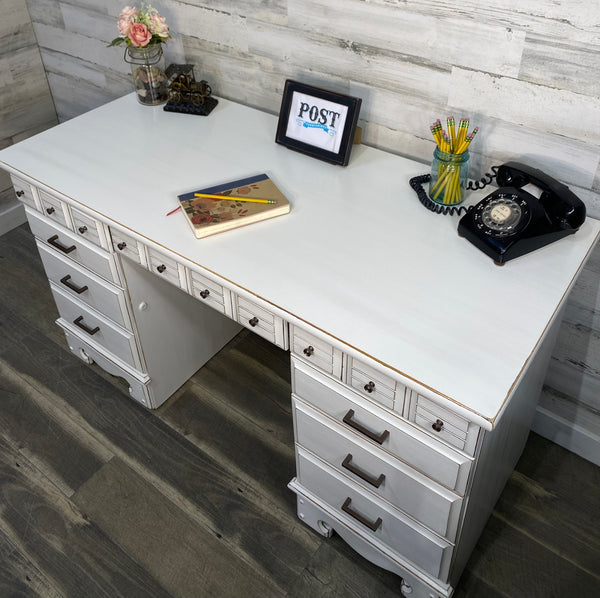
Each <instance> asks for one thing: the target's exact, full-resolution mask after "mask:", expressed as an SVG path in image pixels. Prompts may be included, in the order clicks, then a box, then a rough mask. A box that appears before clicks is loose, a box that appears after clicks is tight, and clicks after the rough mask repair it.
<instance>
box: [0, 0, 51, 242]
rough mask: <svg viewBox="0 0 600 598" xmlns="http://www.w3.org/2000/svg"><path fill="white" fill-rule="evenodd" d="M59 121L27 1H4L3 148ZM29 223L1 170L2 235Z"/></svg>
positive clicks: (0, 33) (0, 58)
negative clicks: (26, 221) (23, 223)
mask: <svg viewBox="0 0 600 598" xmlns="http://www.w3.org/2000/svg"><path fill="white" fill-rule="evenodd" d="M56 122H57V117H56V112H55V110H54V104H53V102H52V96H51V95H50V88H49V87H48V81H47V80H46V73H45V72H44V66H43V64H42V60H41V57H40V51H39V49H38V46H37V43H36V39H35V35H34V33H33V26H32V23H31V19H30V18H29V13H28V12H27V4H26V2H25V0H2V18H1V19H0V148H4V147H7V146H9V145H12V144H13V143H15V142H16V141H19V140H20V139H24V138H25V137H29V136H30V135H33V134H34V133H37V132H39V131H41V130H43V129H47V128H48V127H51V126H52V125H55V124H56ZM24 221H25V212H24V210H23V208H22V207H21V205H20V204H19V203H18V202H17V201H16V199H15V196H14V193H13V190H12V187H11V184H10V178H9V177H8V174H7V173H6V172H4V171H0V235H1V234H2V233H4V232H6V231H7V230H10V229H11V228H12V227H14V226H17V225H18V224H21V223H22V222H24Z"/></svg>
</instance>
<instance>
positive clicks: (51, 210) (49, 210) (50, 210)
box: [46, 208, 56, 214]
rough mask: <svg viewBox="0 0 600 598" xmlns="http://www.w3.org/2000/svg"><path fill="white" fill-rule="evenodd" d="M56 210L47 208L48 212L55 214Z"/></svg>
mask: <svg viewBox="0 0 600 598" xmlns="http://www.w3.org/2000/svg"><path fill="white" fill-rule="evenodd" d="M54 212H56V210H55V209H54V208H46V213H48V214H54Z"/></svg>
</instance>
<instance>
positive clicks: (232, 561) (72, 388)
mask: <svg viewBox="0 0 600 598" xmlns="http://www.w3.org/2000/svg"><path fill="white" fill-rule="evenodd" d="M28 271H29V272H31V276H30V277H29V286H28V287H27V292H26V293H19V292H18V288H19V285H21V284H25V282H26V280H25V279H26V278H27V276H26V274H27V272H28ZM42 274H43V273H42V267H41V262H40V260H39V257H38V256H37V254H36V249H35V245H34V242H33V239H32V238H31V237H30V235H29V233H28V227H27V226H26V225H24V226H22V227H19V228H17V229H15V230H13V231H11V232H9V233H7V234H6V235H4V236H2V237H0V278H1V280H2V281H3V283H4V285H5V288H6V289H8V290H4V289H3V287H2V285H0V438H2V439H3V440H1V441H0V494H1V498H2V501H1V504H2V509H0V554H1V555H2V558H0V594H2V595H3V596H4V595H6V596H11V597H12V596H15V597H19V598H21V596H23V597H26V596H27V597H31V596H33V597H40V598H41V597H43V598H80V597H81V596H94V597H96V596H111V597H114V596H128V597H130V596H140V597H141V596H143V597H148V598H150V597H152V598H157V597H161V596H165V597H166V596H169V597H173V598H178V597H181V598H183V597H187V596H194V597H195V596H206V597H208V598H211V597H214V598H222V597H223V596H239V597H242V596H244V597H245V598H255V597H256V598H264V597H265V596H268V597H269V598H271V597H273V598H276V597H277V596H282V597H283V596H286V597H289V598H301V597H302V598H303V597H305V596H330V597H332V598H333V597H334V596H356V597H357V598H358V597H361V598H367V597H371V596H372V597H374V598H375V597H378V598H384V597H387V596H390V597H391V596H399V591H400V580H399V578H398V577H397V576H395V575H393V574H391V573H389V572H387V571H384V570H382V569H380V568H378V567H375V566H374V565H372V564H370V563H368V562H367V561H366V560H364V559H362V558H361V557H359V556H358V555H357V554H356V553H355V552H354V551H353V550H352V549H351V548H350V547H349V546H348V545H346V544H345V543H344V542H343V541H342V540H341V539H340V538H339V537H336V536H334V537H332V538H330V539H326V538H323V537H321V536H319V535H318V534H316V533H314V532H312V531H311V530H310V529H309V528H308V527H307V526H305V525H303V524H302V522H301V521H300V520H299V519H298V517H297V516H296V509H295V497H294V495H293V493H291V492H290V491H288V490H287V489H286V487H285V486H286V484H287V481H289V477H291V476H292V475H293V473H294V472H293V467H294V461H293V438H292V421H291V409H290V399H289V393H290V387H289V361H288V360H289V356H288V354H287V353H286V352H284V351H281V350H280V349H277V348H276V347H274V346H273V345H271V344H270V343H268V342H267V341H265V340H263V339H262V338H260V337H258V336H255V335H253V334H252V333H251V332H250V331H248V330H244V331H242V332H241V333H240V334H239V335H238V336H237V337H236V338H235V339H234V340H233V341H231V342H230V343H229V344H228V345H227V346H226V347H225V348H224V349H223V350H222V351H221V352H220V353H219V354H217V355H216V356H215V357H214V358H213V359H212V360H211V361H210V362H209V363H208V364H207V365H206V366H205V367H204V368H202V369H201V370H200V371H198V372H197V373H196V374H195V375H194V376H193V377H192V378H191V380H190V381H189V382H188V383H186V384H185V385H184V386H183V387H182V389H181V390H180V391H178V393H176V394H175V395H174V396H173V397H172V398H171V399H170V400H169V401H167V403H165V404H164V405H163V406H162V407H161V408H160V409H158V410H156V411H152V412H151V411H147V410H145V409H144V408H143V407H141V406H140V405H138V404H137V403H135V402H134V401H132V400H131V399H130V398H129V397H128V396H127V391H126V388H124V386H123V385H122V384H121V382H120V381H119V380H118V379H116V378H113V377H111V376H109V375H105V374H103V373H102V371H101V370H99V368H97V367H95V366H88V365H86V364H84V363H83V362H81V361H80V360H79V359H78V358H77V357H75V356H74V355H73V354H71V353H70V352H69V351H68V349H67V347H66V344H65V342H64V339H63V338H61V334H62V333H61V334H60V335H59V336H58V337H55V336H54V335H53V334H51V333H50V332H49V331H48V330H47V329H46V328H45V326H42V325H41V324H40V322H38V319H37V318H32V317H31V314H32V313H40V312H41V311H42V310H43V306H44V305H46V308H47V307H48V306H49V305H51V304H52V298H51V295H50V290H49V288H48V286H47V284H46V283H45V281H44V280H43V276H42ZM15 295H16V296H15ZM57 329H58V328H57ZM59 332H60V331H59ZM599 471H600V470H599V469H598V468H594V467H593V466H592V465H591V464H589V463H587V462H586V461H584V460H582V459H581V458H579V457H577V456H575V455H573V454H571V453H568V452H567V451H565V450H564V449H562V448H561V447H558V446H556V445H552V444H551V443H548V442H547V441H545V440H543V439H542V438H540V437H539V436H536V435H531V437H530V439H529V442H528V444H527V447H526V449H525V452H524V454H523V457H522V458H521V461H520V462H519V465H518V466H517V471H516V472H515V473H514V475H513V476H512V477H511V480H510V481H509V484H508V486H507V488H506V489H505V492H504V493H503V494H502V496H501V498H500V501H499V502H498V504H497V506H496V510H495V512H494V514H493V516H492V518H491V520H490V522H489V523H488V526H487V527H486V528H485V531H484V534H483V536H482V537H481V539H480V541H479V543H478V545H477V547H476V550H475V552H474V554H473V557H472V558H471V560H470V561H469V563H468V565H467V568H466V571H465V573H464V575H463V577H462V579H461V582H460V583H459V585H458V588H457V592H456V597H457V598H481V596H486V597H489V598H500V597H506V596H521V595H526V596H528V598H529V597H532V598H537V597H538V596H539V597H542V596H543V597H544V598H547V597H548V596H556V597H557V598H558V597H559V596H560V597H562V596H571V595H586V596H587V595H589V596H594V595H597V594H599V593H600V579H599V577H598V573H597V571H596V569H595V568H594V563H595V562H597V561H598V559H599V558H600V528H599V524H598V521H600V517H599V516H598V515H599V514H598V513H597V510H598V504H600V483H599V482H600V480H598V472H599ZM575 590H576V591H577V592H580V594H573V593H572V591H575Z"/></svg>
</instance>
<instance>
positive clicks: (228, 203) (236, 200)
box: [178, 174, 290, 239]
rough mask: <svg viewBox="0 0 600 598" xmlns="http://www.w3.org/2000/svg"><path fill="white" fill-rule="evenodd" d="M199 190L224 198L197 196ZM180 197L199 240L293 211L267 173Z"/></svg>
mask: <svg viewBox="0 0 600 598" xmlns="http://www.w3.org/2000/svg"><path fill="white" fill-rule="evenodd" d="M197 193H201V194H204V195H217V196H222V197H223V199H219V198H207V197H197V196H196V194H197ZM178 198H179V201H180V202H181V208H182V209H183V212H184V214H185V215H186V219H187V220H188V222H189V223H190V225H191V227H192V230H193V231H194V234H195V235H196V237H198V238H199V239H201V238H202V237H207V236H208V235H214V234H215V233H220V232H223V231H226V230H230V229H232V228H237V227H238V226H246V225H247V224H253V223H254V222H259V221H260V220H266V219H268V218H274V217H275V216H281V215H282V214H287V213H288V212H289V211H290V204H289V202H288V200H287V199H286V198H285V196H284V195H283V193H281V191H280V190H279V189H278V188H277V187H276V186H275V183H274V182H273V181H272V180H271V179H270V178H269V177H268V176H267V175H266V174H258V175H256V176H252V177H249V178H245V179H240V180H239V181H230V182H228V183H223V184H221V185H215V186H213V187H206V188H204V189H198V190H196V191H190V192H189V193H184V194H183V195H179V196H178Z"/></svg>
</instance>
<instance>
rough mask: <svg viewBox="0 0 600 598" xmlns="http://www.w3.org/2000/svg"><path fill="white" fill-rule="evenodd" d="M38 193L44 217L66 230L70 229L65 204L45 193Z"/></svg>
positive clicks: (69, 220)
mask: <svg viewBox="0 0 600 598" xmlns="http://www.w3.org/2000/svg"><path fill="white" fill-rule="evenodd" d="M38 193H39V196H40V203H41V207H42V213H43V214H44V216H47V217H48V218H50V220H52V221H53V222H56V223H58V224H60V225H62V226H64V227H66V228H71V219H70V217H69V211H68V208H67V204H65V203H64V202H63V201H61V200H60V199H58V197H54V196H53V195H50V194H49V193H46V192H45V191H41V190H40V191H38Z"/></svg>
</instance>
